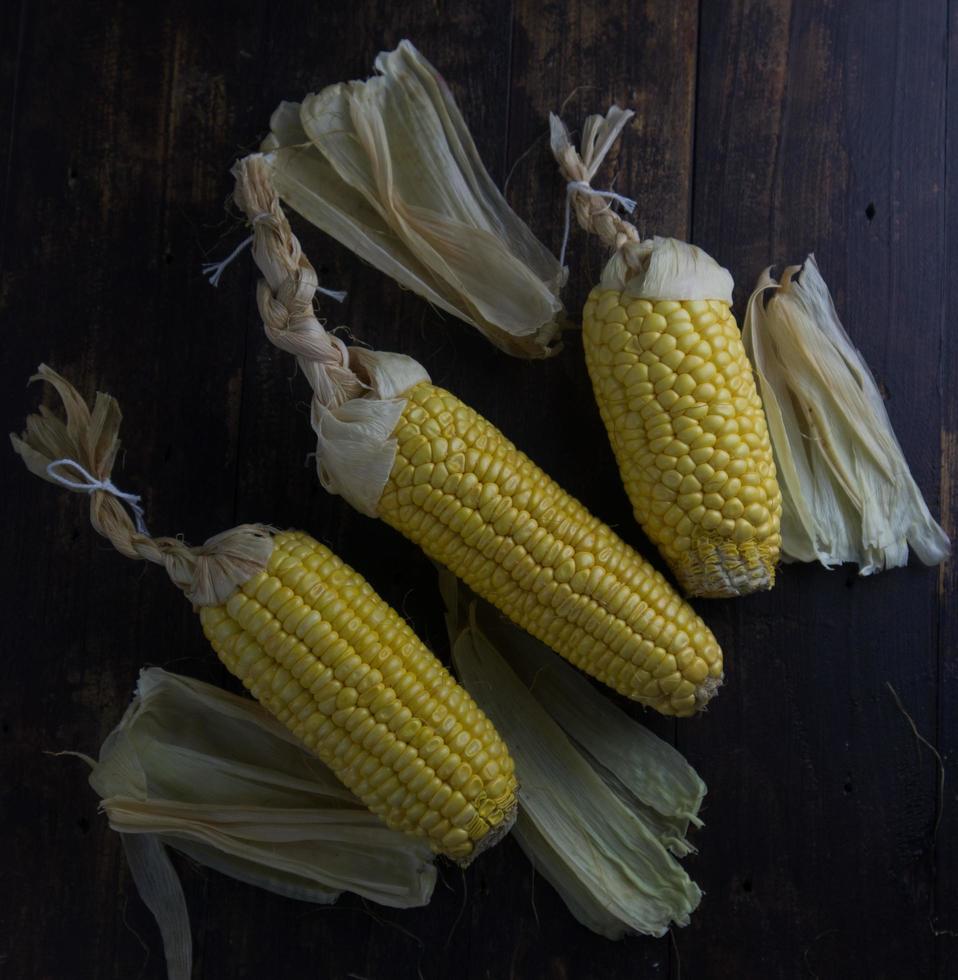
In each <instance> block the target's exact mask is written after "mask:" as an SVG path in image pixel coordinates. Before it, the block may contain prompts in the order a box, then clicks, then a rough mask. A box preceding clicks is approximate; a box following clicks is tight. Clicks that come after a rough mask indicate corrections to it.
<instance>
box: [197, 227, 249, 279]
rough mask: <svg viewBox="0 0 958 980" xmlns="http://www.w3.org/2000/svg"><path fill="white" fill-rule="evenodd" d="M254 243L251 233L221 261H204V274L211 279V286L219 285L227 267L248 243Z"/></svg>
mask: <svg viewBox="0 0 958 980" xmlns="http://www.w3.org/2000/svg"><path fill="white" fill-rule="evenodd" d="M252 244H253V236H252V235H249V236H248V237H246V238H244V239H243V240H242V241H241V242H240V243H239V245H237V246H236V248H234V249H233V251H232V252H230V254H229V255H227V256H226V258H225V259H223V260H222V261H221V262H204V263H203V275H204V276H206V278H207V279H209V281H210V285H211V286H218V285H219V284H220V279H222V278H223V273H224V272H225V271H226V267H227V266H228V265H229V264H230V262H232V261H233V259H235V258H236V256H237V255H239V254H240V253H241V252H242V251H243V249H244V248H246V247H247V246H248V245H252Z"/></svg>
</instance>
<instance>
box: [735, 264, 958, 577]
mask: <svg viewBox="0 0 958 980" xmlns="http://www.w3.org/2000/svg"><path fill="white" fill-rule="evenodd" d="M742 336H743V340H744V341H745V347H746V350H747V352H748V355H749V357H750V358H751V360H752V363H753V364H754V366H755V370H756V374H757V375H758V379H759V385H760V387H761V394H762V399H763V402H764V404H765V411H766V416H767V418H768V425H769V432H770V435H771V439H772V447H773V449H774V452H775V461H776V466H777V468H778V475H779V483H780V486H781V488H782V499H783V519H782V551H783V555H784V557H786V558H787V559H791V560H796V561H819V562H821V563H822V564H823V565H825V566H826V567H831V566H833V565H838V564H841V563H843V562H856V563H857V564H858V566H859V572H860V574H862V575H870V574H873V573H875V572H880V571H882V570H883V569H886V568H897V567H899V566H902V565H905V564H906V563H907V561H908V546H909V545H910V546H911V547H912V549H913V550H914V551H915V553H916V555H917V556H918V558H919V559H920V560H921V561H922V562H924V563H925V564H926V565H934V564H938V563H939V562H941V561H943V560H944V559H945V558H946V557H947V555H948V552H949V548H950V542H949V540H948V536H947V535H946V534H945V532H944V531H943V530H942V528H941V527H940V526H939V525H938V524H937V523H936V522H935V521H934V519H933V518H932V517H931V514H930V513H929V511H928V507H927V506H926V504H925V501H924V499H923V498H922V495H921V491H920V490H919V489H918V486H917V484H916V483H915V481H914V479H913V477H912V475H911V472H910V470H909V469H908V464H907V462H906V461H905V457H904V454H903V453H902V450H901V446H900V445H899V443H898V440H897V439H896V438H895V433H894V430H893V429H892V425H891V420H890V419H889V417H888V412H887V411H886V409H885V405H884V402H883V400H882V396H881V393H880V392H879V390H878V386H877V384H876V383H875V379H874V377H873V376H872V373H871V371H870V370H869V368H868V365H867V364H866V363H865V360H864V358H863V357H862V356H861V354H860V353H859V351H858V350H857V349H856V347H855V346H854V344H853V343H852V342H851V340H850V339H849V337H848V334H847V333H846V332H845V329H844V327H843V326H842V324H841V321H840V320H839V318H838V313H837V311H836V310H835V306H834V304H833V302H832V298H831V296H830V294H829V292H828V287H827V286H826V285H825V282H824V280H823V279H822V276H821V273H820V272H819V269H818V265H817V264H816V262H815V258H814V256H812V255H809V256H808V258H807V259H806V261H805V263H804V265H803V266H791V267H789V268H788V269H786V270H785V272H784V274H783V276H782V280H781V282H778V281H777V280H775V279H774V278H773V277H772V276H771V271H770V270H769V269H767V270H766V271H765V272H764V273H763V274H762V275H761V276H760V278H759V281H758V283H757V285H756V288H755V291H754V292H753V294H752V297H751V299H750V300H749V304H748V310H747V312H746V315H745V324H744V326H743V330H742Z"/></svg>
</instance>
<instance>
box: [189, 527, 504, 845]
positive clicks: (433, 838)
mask: <svg viewBox="0 0 958 980" xmlns="http://www.w3.org/2000/svg"><path fill="white" fill-rule="evenodd" d="M200 620H201V622H202V624H203V631H204V633H205V634H206V637H207V639H208V640H209V641H210V643H211V644H212V645H213V649H214V650H215V651H216V654H217V656H218V657H219V658H220V660H221V661H222V662H223V663H224V664H225V665H226V667H227V668H228V669H229V671H230V673H232V674H234V675H235V676H236V677H238V678H239V679H240V680H241V681H242V682H243V684H244V685H245V686H246V688H247V689H248V690H249V691H250V693H251V694H252V695H253V696H254V697H255V698H256V699H257V700H258V701H259V702H260V703H261V704H263V705H264V707H266V708H267V709H269V711H271V712H272V713H273V714H274V715H275V716H276V717H277V718H278V719H279V721H281V722H282V723H283V724H284V725H286V727H287V728H289V730H290V731H291V732H292V733H293V734H294V735H295V736H296V737H297V738H298V739H300V740H301V741H302V742H303V743H305V745H306V746H307V747H308V748H309V749H311V750H312V751H313V752H315V753H316V755H317V756H319V758H320V759H322V761H323V762H324V763H325V764H326V765H327V766H329V768H330V769H331V770H332V771H333V772H334V773H335V774H336V775H337V776H338V777H339V778H340V779H341V780H342V781H343V783H344V784H345V785H346V786H347V787H348V788H349V789H351V790H352V791H353V792H354V793H355V794H356V795H357V796H358V797H359V798H360V799H361V800H362V801H363V802H364V803H365V804H366V805H367V806H368V807H369V809H370V810H372V811H373V813H376V814H379V815H380V816H381V817H382V818H383V819H384V820H385V821H386V823H387V824H388V825H389V826H390V827H393V828H394V829H396V830H403V831H406V832H407V833H413V834H419V835H426V836H428V838H429V840H430V842H431V843H432V844H433V846H434V847H435V849H436V850H437V851H441V852H442V853H444V854H447V855H449V856H450V857H452V858H457V859H462V858H467V857H468V856H469V855H470V854H471V853H472V851H473V849H474V847H475V845H476V844H478V843H479V842H480V841H482V840H483V838H485V837H486V835H487V834H489V833H490V831H494V829H495V828H497V827H500V826H501V825H502V824H503V821H504V820H506V818H507V817H508V816H509V815H510V812H511V811H512V809H513V808H514V807H515V792H516V779H515V775H514V772H513V768H514V767H513V763H512V758H511V757H510V755H509V752H508V750H507V749H506V746H505V744H504V743H503V741H502V740H501V739H500V738H499V736H498V735H497V734H496V731H495V729H494V728H493V727H492V724H491V723H490V721H489V720H488V719H487V718H486V717H485V715H484V714H483V713H482V712H481V711H480V710H479V708H478V707H477V706H476V704H475V702H474V701H473V700H472V698H471V697H470V696H469V695H468V694H467V693H466V692H465V690H463V688H461V687H460V686H459V685H458V684H457V683H456V682H455V680H453V678H452V677H451V675H450V674H449V672H448V671H447V670H446V668H445V667H443V666H442V664H441V663H440V662H439V661H438V660H437V659H436V658H435V657H434V656H433V654H432V653H430V652H429V650H427V649H426V647H425V646H423V644H422V642H421V641H420V640H419V637H417V636H416V634H415V633H414V632H413V631H412V630H411V629H410V628H409V626H408V625H407V624H406V622H405V620H404V619H402V617H401V616H399V614H398V613H397V612H396V611H395V610H394V609H393V608H392V607H391V606H389V605H388V604H387V603H386V602H384V601H383V600H382V599H381V598H380V597H379V596H378V595H376V593H375V592H374V591H373V589H372V587H371V586H370V585H369V584H368V583H367V582H366V581H365V580H364V579H363V578H362V576H361V575H359V574H358V573H357V572H355V571H353V569H352V568H350V567H349V566H348V565H346V564H344V563H343V562H342V561H341V560H340V559H339V558H337V557H336V556H335V555H334V554H333V553H332V552H331V551H330V550H329V549H328V548H326V547H324V546H323V545H322V544H320V543H319V542H318V541H315V540H313V538H311V537H309V536H308V535H306V534H302V533H300V532H294V531H287V532H284V533H281V534H277V535H276V536H275V537H274V539H273V552H272V554H271V555H270V559H269V564H268V566H267V567H266V569H265V571H263V572H261V573H260V574H258V575H256V576H254V577H253V578H251V579H250V580H249V581H248V582H246V584H245V585H243V586H242V588H240V589H239V590H238V591H237V592H235V593H234V594H233V595H232V596H231V597H230V598H229V600H228V601H227V602H226V603H225V604H223V605H218V606H204V607H203V608H202V609H201V610H200Z"/></svg>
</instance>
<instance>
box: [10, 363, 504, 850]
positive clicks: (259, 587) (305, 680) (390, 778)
mask: <svg viewBox="0 0 958 980" xmlns="http://www.w3.org/2000/svg"><path fill="white" fill-rule="evenodd" d="M37 378H39V379H42V380H44V381H47V382H49V383H50V385H51V386H52V387H53V388H54V389H55V391H56V392H57V394H58V395H59V396H60V398H61V399H62V401H63V403H64V405H65V408H66V420H65V421H64V420H61V419H60V418H59V417H58V416H57V415H56V414H55V413H54V412H52V411H50V410H49V409H47V408H46V407H45V406H44V407H43V408H41V411H40V413H39V414H38V415H33V416H30V417H29V418H28V420H27V428H26V431H25V432H24V433H23V436H22V437H17V436H13V437H12V440H13V445H14V449H15V450H16V451H17V452H18V453H19V454H20V455H21V457H22V458H23V460H24V462H25V464H26V465H27V466H28V468H29V469H30V470H31V471H32V472H34V473H36V474H37V475H38V476H41V477H42V478H44V479H46V480H48V481H50V482H53V483H58V484H60V485H62V486H65V487H66V488H68V489H70V490H72V491H74V492H76V493H85V494H87V495H88V496H89V498H90V519H91V522H92V524H93V526H94V527H95V528H96V530H97V531H99V532H100V533H101V534H102V535H104V537H106V538H107V539H108V540H109V541H110V542H111V543H112V544H113V546H114V547H115V548H116V549H117V550H118V551H120V552H121V553H122V554H124V555H126V556H128V557H130V558H134V559H139V560H143V561H148V562H153V563H155V564H159V565H162V566H163V567H164V568H165V569H166V571H167V573H168V575H169V576H170V579H171V580H172V581H173V583H174V584H176V585H177V586H178V587H179V588H180V589H182V591H183V592H184V593H185V594H186V596H187V597H188V598H189V599H190V600H191V601H192V602H193V604H194V607H195V608H196V609H197V611H198V613H199V618H200V622H201V623H202V626H203V632H204V633H205V634H206V637H207V639H208V640H209V641H210V644H211V645H212V647H213V649H214V650H215V652H216V654H217V656H218V657H219V658H220V660H221V661H222V663H223V664H224V665H225V666H226V667H227V668H228V669H229V670H230V672H231V673H232V674H233V675H234V676H236V677H237V678H238V679H239V680H240V681H241V682H242V683H243V684H244V686H245V687H246V688H247V689H248V690H249V691H250V693H252V694H253V696H254V697H255V698H256V699H257V700H258V701H260V703H261V704H263V706H264V707H265V708H267V709H268V710H269V711H270V712H271V713H272V714H273V715H274V716H275V717H276V719H277V720H278V721H279V722H280V723H281V724H283V725H285V726H286V727H287V728H288V730H289V732H290V734H291V736H293V737H295V738H296V739H298V740H299V741H301V742H302V743H303V745H304V746H305V747H306V748H307V749H308V750H310V751H312V752H314V753H315V754H316V755H317V757H318V758H319V759H321V760H322V761H323V762H324V763H325V764H326V765H327V766H328V767H329V768H330V769H331V770H332V771H333V772H334V773H335V775H336V777H337V778H338V779H339V780H340V781H341V782H342V784H343V785H344V786H345V787H347V788H348V789H349V790H351V791H352V792H353V793H355V795H356V796H358V797H359V798H360V799H361V800H362V801H363V802H364V803H365V804H366V806H367V807H369V809H370V810H371V811H372V813H374V814H376V815H377V817H379V818H380V819H381V820H382V821H384V822H385V824H386V825H387V826H389V827H391V828H394V829H396V830H402V831H404V832H406V833H409V834H412V835H415V836H417V837H420V838H423V839H425V840H428V841H429V845H430V846H431V847H432V848H433V849H434V850H436V851H439V852H441V853H443V854H445V855H447V856H448V857H450V858H452V859H454V860H456V861H459V862H460V863H468V862H469V861H471V860H472V859H473V858H475V857H476V855H478V854H479V853H480V852H481V851H482V850H484V849H485V848H488V847H490V846H492V845H493V844H494V843H495V842H496V841H498V840H499V839H500V838H501V837H502V836H503V835H504V834H506V833H507V832H508V830H509V828H510V826H511V823H512V821H513V819H514V817H515V807H516V801H515V788H516V786H515V775H514V767H513V763H512V759H511V757H510V756H509V751H508V749H507V748H506V746H505V744H504V743H503V742H502V740H501V739H500V738H499V736H498V734H497V733H496V731H495V729H494V728H493V727H492V725H491V724H490V723H489V720H488V719H487V718H486V717H485V716H484V715H483V713H482V712H481V711H480V710H479V709H478V708H477V707H476V705H475V703H474V702H473V701H472V699H471V698H470V697H469V696H468V694H467V693H466V692H465V691H463V689H462V688H461V687H459V685H458V684H456V682H455V680H454V679H453V678H452V676H451V675H450V674H449V672H448V671H447V670H446V669H445V667H443V666H442V664H441V663H440V662H439V661H438V660H437V659H436V658H435V657H434V656H433V654H432V653H430V651H429V650H427V649H426V647H425V646H424V645H423V643H422V642H421V641H420V640H419V638H418V637H417V636H416V634H415V633H414V632H413V631H412V629H411V628H410V627H409V625H408V624H407V623H406V621H405V620H404V619H403V618H402V617H401V616H400V615H399V614H398V613H397V612H396V611H395V610H394V609H392V608H391V607H390V606H389V605H388V604H387V603H385V602H384V601H383V600H382V599H381V598H380V597H379V596H378V595H376V593H375V592H374V591H373V590H372V588H371V587H370V586H369V584H368V583H367V582H366V581H365V580H364V579H363V578H362V577H361V576H360V575H359V574H358V573H357V572H355V571H354V570H353V569H351V568H350V567H349V566H348V565H346V564H345V563H344V562H343V561H341V560H340V559H339V558H338V557H337V556H336V555H334V554H333V553H332V552H331V551H330V550H329V549H328V548H327V547H326V546H325V545H323V544H321V543H320V542H318V541H316V540H314V539H313V538H311V537H309V535H306V534H303V533H301V532H298V531H276V530H275V529H273V528H269V527H266V526H264V525H241V526H239V527H237V528H233V529H232V530H230V531H226V532H223V533H222V534H219V535H216V536H215V537H213V538H210V540H209V541H207V542H206V544H204V545H203V546H202V547H199V548H195V547H190V546H188V545H187V544H185V543H184V542H183V541H181V540H180V539H178V538H160V537H153V536H151V535H150V534H149V532H148V531H147V529H146V527H145V525H144V524H143V521H142V510H141V509H140V507H139V503H138V498H135V497H133V496H132V495H130V494H127V493H123V492H121V491H119V490H118V489H117V487H116V485H115V484H114V483H113V482H112V480H111V473H112V469H113V463H114V461H115V459H116V454H117V450H118V447H119V440H118V430H119V425H120V410H119V406H118V405H117V403H116V401H115V399H113V398H111V397H110V396H109V395H105V394H103V393H98V394H97V397H96V401H95V404H94V407H93V410H92V411H91V410H90V408H89V407H88V406H87V404H86V403H85V402H84V400H83V399H82V398H81V397H80V395H79V394H78V393H77V391H76V390H75V389H74V388H73V386H72V385H70V383H69V382H67V381H66V379H64V378H62V377H61V376H60V375H58V374H57V373H56V372H55V371H52V370H50V369H49V368H47V367H45V366H41V368H40V372H39V374H38V375H37ZM126 505H129V506H130V507H131V509H132V510H133V511H134V513H135V514H136V522H135V523H134V520H133V519H132V518H131V516H130V514H129V513H128V511H127V509H126Z"/></svg>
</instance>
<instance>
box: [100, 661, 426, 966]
mask: <svg viewBox="0 0 958 980" xmlns="http://www.w3.org/2000/svg"><path fill="white" fill-rule="evenodd" d="M88 761H89V763H90V765H91V766H92V769H93V771H92V772H91V774H90V784H91V785H92V786H93V788H94V789H95V790H96V791H97V793H98V794H99V795H100V797H101V798H102V802H101V804H100V808H101V810H103V812H105V813H106V815H107V817H108V819H109V822H110V826H111V827H112V828H113V829H114V830H116V831H118V832H119V833H120V834H121V835H122V838H123V842H124V848H125V850H126V853H127V857H128V859H129V861H130V867H131V870H132V872H133V876H134V879H135V881H136V884H137V888H138V890H139V892H140V894H141V896H142V897H143V900H144V902H145V903H146V904H147V905H148V906H149V908H150V909H151V910H152V911H153V914H154V915H155V917H156V919H157V923H158V925H159V926H160V931H161V933H162V935H163V941H164V948H165V950H166V956H167V964H168V970H169V975H170V977H171V978H174V977H176V978H178V977H184V978H185V977H189V975H190V959H191V955H190V929H189V918H188V915H187V911H186V903H185V900H184V898H183V892H182V889H181V888H180V884H179V880H178V879H177V877H176V872H175V870H174V869H173V866H172V864H171V863H170V861H169V858H168V856H167V854H166V850H165V847H166V846H167V845H168V846H170V847H173V848H175V849H176V850H178V851H182V852H183V853H185V854H187V855H189V856H190V857H191V858H193V859H194V860H196V861H198V862H199V863H200V864H203V865H205V866H207V867H210V868H213V869H215V870H217V871H221V872H223V873H224V874H227V875H229V876H231V877H233V878H236V879H238V880H240V881H244V882H247V883H249V884H253V885H257V886H259V887H260V888H265V889H267V890H268V891H272V892H276V893H277V894H280V895H285V896H288V897H290V898H297V899H302V900H303V901H308V902H318V903H322V904H328V903H331V902H335V901H336V899H337V898H338V897H339V895H340V894H341V893H342V892H344V891H351V892H355V893H356V894H358V895H362V896H364V897H366V898H369V899H372V900H373V901H375V902H379V903H380V904H382V905H390V906H394V907H399V908H407V907H412V906H420V905H425V904H426V903H428V901H429V899H430V896H431V895H432V890H433V886H434V884H435V880H436V871H435V868H434V866H433V864H432V853H431V851H430V849H429V845H428V844H427V843H426V842H425V841H423V840H420V839H418V838H414V837H410V836H408V835H406V834H401V833H398V832H396V831H393V830H389V829H388V828H387V827H385V826H384V825H383V824H382V822H381V821H380V820H379V818H378V817H376V816H375V815H374V814H372V813H370V812H369V811H368V810H367V809H366V808H365V807H364V806H363V804H362V803H361V802H360V801H359V800H358V799H356V797H354V796H353V795H352V794H351V793H350V792H349V791H348V790H347V789H345V787H343V785H342V784H341V783H340V782H339V780H338V779H336V777H335V776H334V775H333V774H332V773H331V772H330V771H329V770H328V769H327V768H326V767H325V766H323V764H322V763H321V762H319V760H318V759H316V758H315V757H314V756H312V755H311V754H310V753H309V752H307V751H306V749H305V748H303V747H302V746H300V744H299V743H298V742H297V741H296V740H295V739H294V738H293V736H292V735H291V734H290V733H289V732H288V731H287V730H286V729H285V728H284V727H283V726H282V725H280V724H279V723H278V722H277V721H275V720H274V719H273V718H272V716H271V715H269V714H268V713H267V712H266V710H265V709H264V708H262V707H260V705H258V704H257V703H256V702H254V701H251V700H248V699H246V698H241V697H236V696H234V695H232V694H229V693H227V692H225V691H221V690H219V689H218V688H216V687H213V686H211V685H209V684H204V683H202V682H200V681H196V680H192V679H191V678H188V677H179V676H177V675H176V674H170V673H167V672H166V671H164V670H161V669H159V668H157V667H153V668H150V669H148V670H143V671H142V672H141V673H140V678H139V683H138V685H137V692H136V697H135V698H134V700H133V703H132V704H131V705H130V707H129V708H128V710H127V711H126V714H125V715H124V716H123V719H122V720H121V721H120V724H119V725H118V726H117V727H116V728H115V729H114V730H113V731H112V732H111V733H110V735H109V736H108V737H107V739H106V741H105V742H104V743H103V746H102V748H101V749H100V756H99V761H97V762H94V761H93V760H92V759H90V760H88Z"/></svg>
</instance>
